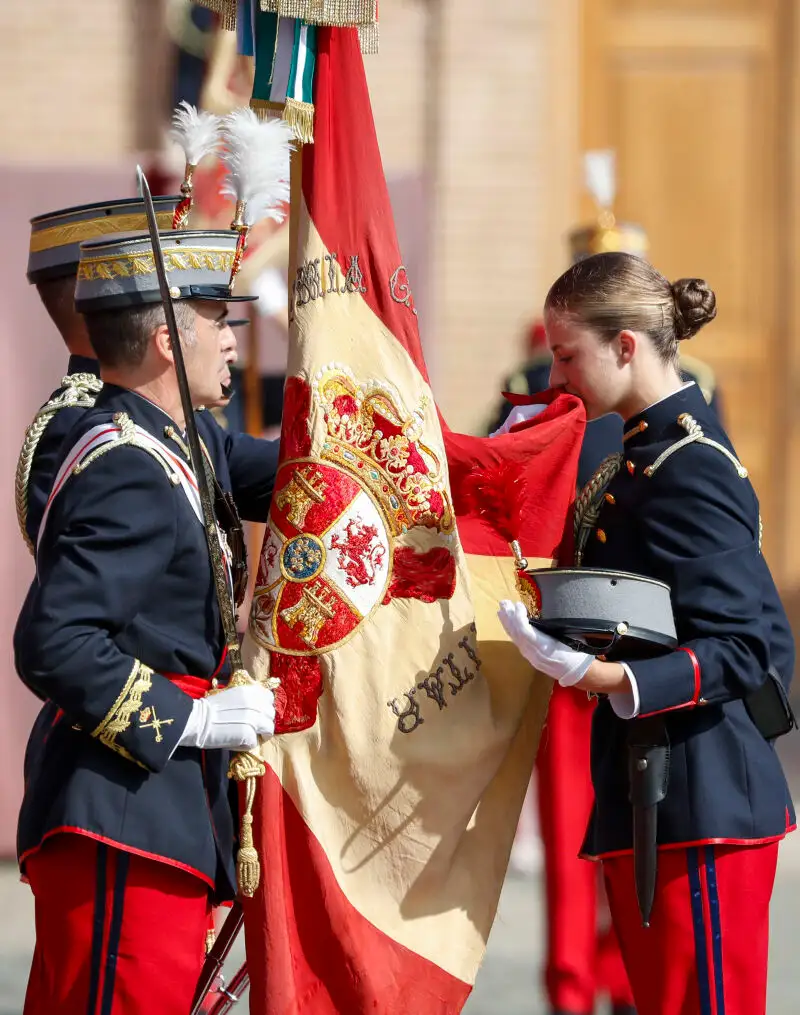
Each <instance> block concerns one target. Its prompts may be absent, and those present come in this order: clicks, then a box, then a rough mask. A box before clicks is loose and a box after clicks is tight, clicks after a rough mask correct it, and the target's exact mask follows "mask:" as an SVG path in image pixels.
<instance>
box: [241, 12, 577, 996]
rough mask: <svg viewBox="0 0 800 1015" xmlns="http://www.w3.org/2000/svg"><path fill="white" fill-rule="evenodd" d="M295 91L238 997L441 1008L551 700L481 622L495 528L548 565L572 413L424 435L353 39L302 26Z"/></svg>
mask: <svg viewBox="0 0 800 1015" xmlns="http://www.w3.org/2000/svg"><path fill="white" fill-rule="evenodd" d="M314 101H315V108H316V123H315V143H314V144H313V145H307V146H305V147H304V148H303V151H302V167H301V168H302V188H299V187H297V189H296V192H295V203H294V205H293V215H294V216H295V220H294V223H295V227H296V228H297V230H298V239H297V245H296V261H295V262H294V264H293V265H292V267H293V268H296V281H295V284H294V321H293V328H292V336H291V343H290V355H289V367H288V377H289V379H288V381H287V387H286V396H285V404H284V425H283V427H284V428H283V436H282V448H281V467H280V470H279V474H278V479H277V482H276V490H275V496H274V498H273V506H272V511H271V516H270V520H269V523H268V527H267V533H266V536H265V541H264V547H263V551H262V556H261V560H260V567H259V573H258V580H257V583H256V593H255V598H254V603H253V611H252V614H251V619H250V627H249V631H248V635H247V638H246V642H245V652H246V656H247V657H248V661H249V663H250V667H251V671H252V672H253V673H254V675H256V676H263V675H265V674H266V673H267V672H271V673H272V674H273V675H276V676H280V678H281V681H282V685H281V688H280V690H279V698H278V713H279V720H280V723H279V728H280V729H282V730H284V731H287V734H286V735H285V736H278V737H276V738H275V739H274V740H273V741H271V742H270V743H268V744H266V745H265V746H264V748H263V749H262V756H263V758H264V760H265V761H266V763H267V774H266V775H265V776H264V777H263V778H262V779H261V780H260V782H259V789H258V795H257V801H256V809H255V824H254V830H255V835H256V842H257V845H258V847H259V852H260V854H261V856H262V866H263V871H262V881H261V887H260V889H259V891H258V893H257V894H256V896H255V898H253V899H252V900H245V921H246V922H245V928H246V941H247V957H248V965H249V967H250V974H251V984H252V985H251V1000H250V1010H251V1012H252V1013H254V1015H289V1013H292V1015H294V1013H314V1015H333V1013H342V1015H361V1013H367V1012H370V1013H375V1012H380V1013H382V1015H386V1013H392V1015H394V1013H396V1015H400V1013H403V1015H408V1013H414V1015H428V1013H451V1012H458V1011H460V1010H461V1007H462V1006H463V1004H464V1001H465V1000H466V997H467V995H468V993H469V991H470V989H471V985H472V983H473V981H474V978H475V975H476V973H477V970H478V966H479V964H480V962H481V959H482V957H483V953H484V949H485V944H486V939H487V937H488V934H489V929H490V927H491V924H492V920H493V918H494V914H495V911H496V906H497V901H498V897H499V893H500V889H501V885H502V881H503V877H504V874H505V870H506V865H507V861H508V855H509V851H510V848H511V843H512V840H513V836H514V830H515V827H516V821H517V816H518V814H519V810H520V807H521V804H522V800H523V797H524V793H525V788H526V786H527V783H528V779H529V777H530V773H531V768H532V765H533V761H534V756H535V752H536V747H537V744H538V738H539V734H540V732H541V727H542V723H543V721H544V716H545V712H546V708H547V700H548V697H549V693H550V682H549V680H547V679H545V678H542V677H539V676H537V675H535V674H533V673H532V672H531V670H530V668H529V667H527V665H526V664H525V663H524V662H522V661H521V660H520V658H519V656H518V654H517V652H516V650H515V649H514V648H513V646H511V645H510V644H509V643H508V642H507V641H506V640H505V636H504V634H503V632H502V629H501V627H500V624H499V621H497V619H496V610H497V602H498V600H499V599H500V598H503V597H506V596H514V595H515V593H514V573H515V572H514V566H513V558H512V554H511V550H510V549H509V546H508V542H507V539H508V538H509V536H510V535H513V534H514V533H509V532H507V531H506V530H507V529H508V528H509V527H510V528H515V529H516V530H517V531H516V535H517V538H518V539H519V541H520V543H521V546H522V551H523V553H524V554H525V555H526V556H527V558H528V560H529V562H530V564H531V565H534V564H536V563H540V564H542V565H545V564H547V563H549V562H551V561H552V560H553V558H554V557H555V556H556V554H557V552H558V547H559V545H560V543H561V540H562V537H563V534H564V530H565V524H566V518H567V515H568V512H569V507H570V504H571V501H572V499H573V493H574V489H575V479H576V470H577V455H578V449H579V444H580V440H581V436H582V432H583V410H582V407H581V406H580V405H579V403H577V400H575V399H573V398H571V397H570V396H566V395H560V396H554V397H553V399H552V402H551V404H550V405H549V407H548V408H547V409H546V410H545V411H544V412H543V413H542V414H541V415H540V416H539V417H537V418H536V419H535V420H534V421H533V422H532V423H531V424H530V425H529V426H528V427H527V428H526V429H525V430H524V431H523V432H521V433H515V434H511V435H507V436H504V437H500V438H495V439H492V440H489V439H481V438H475V437H467V436H463V435H460V434H455V433H452V432H450V431H448V430H447V428H446V427H444V428H443V425H442V424H441V422H440V419H439V416H438V413H437V410H436V406H435V403H434V400H433V396H432V393H431V390H430V387H429V384H428V379H427V373H426V369H425V364H424V362H423V358H422V352H421V346H420V342H419V333H418V328H417V318H416V314H415V312H414V305H413V297H412V295H411V291H410V289H409V285H408V280H407V278H406V277H405V272H404V269H403V267H402V261H401V258H400V254H399V250H398V245H397V239H396V235H395V229H394V223H393V220H392V214H391V209H390V205H389V199H388V195H387V190H386V184H385V180H384V176H383V170H382V167H381V161H380V155H379V152H378V146H377V140H376V137H375V131H374V126H373V121H372V114H371V109H370V104H369V97H368V93H367V87H366V81H365V77H364V70H363V64H362V58H361V55H360V52H359V47H358V41H357V35H356V32H355V31H354V30H348V29H324V28H320V29H319V35H318V62H317V77H316V88H315V95H314ZM297 161H298V163H299V162H300V159H298V160H297ZM298 168H299V166H298ZM297 182H298V181H295V184H297ZM456 519H457V524H456ZM498 531H499V532H500V533H503V535H505V538H503V535H501V534H498Z"/></svg>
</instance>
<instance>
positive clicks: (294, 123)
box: [283, 99, 314, 144]
mask: <svg viewBox="0 0 800 1015" xmlns="http://www.w3.org/2000/svg"><path fill="white" fill-rule="evenodd" d="M283 118H284V120H285V121H286V122H287V123H288V124H289V126H290V127H291V128H292V130H293V131H294V136H295V137H296V138H297V140H298V141H302V143H303V144H313V143H314V107H313V105H312V104H311V103H310V102H301V101H300V100H299V99H287V100H286V105H285V106H284V107H283Z"/></svg>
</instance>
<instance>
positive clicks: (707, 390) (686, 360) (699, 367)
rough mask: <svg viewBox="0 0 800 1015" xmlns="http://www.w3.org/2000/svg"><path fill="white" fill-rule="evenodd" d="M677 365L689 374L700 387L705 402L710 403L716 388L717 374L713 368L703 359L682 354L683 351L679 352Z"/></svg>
mask: <svg viewBox="0 0 800 1015" xmlns="http://www.w3.org/2000/svg"><path fill="white" fill-rule="evenodd" d="M679 366H680V369H681V370H683V371H685V372H686V373H687V374H691V376H692V377H693V378H694V380H695V381H696V382H697V386H698V388H700V391H701V392H702V395H703V398H705V400H706V404H707V405H711V400H712V398H713V397H714V392H715V391H716V389H717V376H716V374H715V373H714V370H713V369H712V368H711V367H710V366H709V365H708V363H704V362H703V360H701V359H697V358H696V357H694V356H684V355H683V353H681V358H680V363H679Z"/></svg>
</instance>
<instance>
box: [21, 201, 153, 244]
mask: <svg viewBox="0 0 800 1015" xmlns="http://www.w3.org/2000/svg"><path fill="white" fill-rule="evenodd" d="M156 222H157V223H158V228H159V229H170V228H172V212H171V211H166V212H164V211H162V212H156ZM146 230H147V218H146V217H145V214H144V212H140V213H139V214H132V215H103V216H101V217H99V218H93V219H83V220H82V221H81V222H68V223H66V224H64V225H58V226H48V227H46V228H45V229H38V230H37V231H36V232H33V233H31V244H30V252H31V253H32V254H40V253H41V252H42V251H43V250H53V249H54V248H55V247H65V246H67V244H69V243H80V242H82V241H83V240H94V239H100V238H101V237H103V236H110V235H112V234H114V233H139V232H145V231H146Z"/></svg>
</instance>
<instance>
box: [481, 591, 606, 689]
mask: <svg viewBox="0 0 800 1015" xmlns="http://www.w3.org/2000/svg"><path fill="white" fill-rule="evenodd" d="M497 616H498V617H499V618H500V623H501V624H502V625H503V630H504V631H505V632H506V634H507V635H508V637H509V638H510V639H511V640H512V641H513V642H514V644H515V645H516V646H517V648H518V649H519V650H520V652H521V653H522V655H523V656H524V657H525V659H527V660H528V662H529V663H530V664H531V666H533V668H534V669H536V670H539V671H540V672H541V673H546V674H547V676H548V677H552V678H553V680H557V681H558V682H559V684H561V686H562V687H572V685H573V684H577V683H578V681H579V680H581V679H582V678H583V676H584V674H585V673H586V671H587V670H588V669H589V667H590V666H591V665H592V662H593V661H594V656H590V655H589V654H588V652H577V651H576V650H575V649H572V648H569V647H568V646H567V645H565V644H564V643H563V642H561V641H558V639H556V638H553V637H551V636H550V635H549V634H545V633H544V631H539V630H537V628H535V627H533V626H532V625H531V623H530V621H529V620H528V611H527V610H526V609H525V606H524V604H523V603H512V602H511V601H510V600H508V599H504V600H503V601H502V602H501V603H500V609H499V610H498V611H497Z"/></svg>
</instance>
